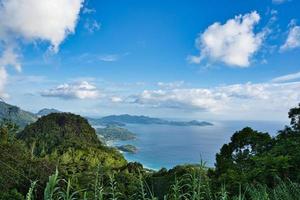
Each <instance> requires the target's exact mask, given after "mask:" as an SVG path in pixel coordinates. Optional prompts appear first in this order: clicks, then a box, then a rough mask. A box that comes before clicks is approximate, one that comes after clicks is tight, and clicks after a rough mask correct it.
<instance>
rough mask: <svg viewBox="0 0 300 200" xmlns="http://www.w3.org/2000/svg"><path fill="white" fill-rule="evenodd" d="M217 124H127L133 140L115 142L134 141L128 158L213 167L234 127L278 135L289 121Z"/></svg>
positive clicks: (166, 164)
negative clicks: (201, 163)
mask: <svg viewBox="0 0 300 200" xmlns="http://www.w3.org/2000/svg"><path fill="white" fill-rule="evenodd" d="M213 123H214V126H203V127H201V126H169V125H144V124H143V125H142V124H128V125H127V126H126V128H127V129H129V130H130V131H132V132H133V133H136V134H137V139H136V140H133V141H122V142H116V143H114V145H124V144H132V145H134V146H136V147H137V148H138V152H137V153H135V154H132V153H124V156H125V158H126V159H127V160H128V161H133V162H134V161H136V162H140V163H142V164H143V165H144V166H145V167H147V168H151V169H155V170H159V169H160V168H162V167H165V168H167V169H170V168H172V167H174V166H176V165H180V164H187V163H200V160H201V159H202V160H203V161H205V162H206V164H207V166H209V167H213V166H214V163H215V155H216V153H218V152H219V150H220V148H221V147H222V145H223V144H225V143H228V142H229V141H230V137H231V136H232V134H233V133H234V132H235V131H238V130H240V129H242V128H244V127H246V126H249V127H252V128H253V129H256V130H258V131H262V132H268V133H270V134H271V135H272V136H275V135H276V133H277V131H278V130H281V129H283V128H284V125H286V124H287V123H286V122H270V121H219V122H213Z"/></svg>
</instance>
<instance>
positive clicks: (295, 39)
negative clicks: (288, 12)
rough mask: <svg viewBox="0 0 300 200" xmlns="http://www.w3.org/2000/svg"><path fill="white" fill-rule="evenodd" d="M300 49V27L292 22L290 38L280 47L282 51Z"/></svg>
mask: <svg viewBox="0 0 300 200" xmlns="http://www.w3.org/2000/svg"><path fill="white" fill-rule="evenodd" d="M299 47H300V26H296V24H295V23H294V22H293V21H292V22H291V24H290V30H289V33H288V37H287V39H286V41H285V43H284V44H283V45H282V46H281V47H280V50H281V51H286V50H289V49H295V48H299Z"/></svg>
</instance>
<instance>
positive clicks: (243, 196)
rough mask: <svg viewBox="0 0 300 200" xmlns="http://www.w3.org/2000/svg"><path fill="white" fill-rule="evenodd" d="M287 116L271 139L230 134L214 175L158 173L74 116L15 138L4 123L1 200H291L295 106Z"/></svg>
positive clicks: (295, 178) (200, 168)
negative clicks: (132, 160) (126, 156)
mask: <svg viewBox="0 0 300 200" xmlns="http://www.w3.org/2000/svg"><path fill="white" fill-rule="evenodd" d="M289 117H290V119H291V124H290V126H286V127H285V128H284V129H283V130H281V131H279V132H278V134H277V136H276V137H271V136H270V135H269V134H268V133H262V132H259V131H255V130H253V129H251V128H249V127H246V128H244V129H242V130H240V131H238V132H236V133H234V134H233V136H232V137H231V141H230V142H229V143H228V144H224V145H223V147H222V148H221V150H220V152H219V153H218V154H217V155H216V163H215V168H207V167H206V166H205V163H203V162H201V163H200V164H198V165H184V166H176V167H174V168H173V169H170V170H167V169H164V168H163V169H161V170H159V171H157V172H155V171H151V170H148V169H145V168H143V166H142V165H141V164H139V163H128V162H127V161H126V160H125V159H124V157H123V156H122V155H121V154H120V153H119V152H118V151H117V150H116V149H114V148H109V147H106V146H104V145H103V144H102V143H101V142H100V141H99V140H98V138H97V135H96V132H95V130H94V129H93V128H92V127H91V126H90V125H89V124H88V122H87V120H86V119H84V118H82V117H80V116H78V115H73V114H70V113H53V114H50V115H48V116H44V117H42V118H40V119H39V120H38V121H37V122H35V123H33V124H30V125H28V126H26V128H25V129H24V130H23V131H21V132H18V130H19V129H18V127H17V126H15V125H14V124H13V123H12V122H11V121H8V120H4V121H3V122H2V123H1V125H0V134H1V135H0V164H1V165H0V200H4V199H5V200H10V199H21V200H22V199H28V200H29V199H30V200H37V199H44V200H56V199H84V200H100V199H108V200H131V199H132V200H136V199H138V200H140V199H141V200H159V199H164V200H202V199H203V200H273V199H275V200H277V199H278V200H297V199H300V185H299V183H300V105H299V107H296V108H293V109H291V110H290V112H289ZM191 153H192V152H191ZM48 177H49V178H48Z"/></svg>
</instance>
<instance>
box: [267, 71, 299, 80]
mask: <svg viewBox="0 0 300 200" xmlns="http://www.w3.org/2000/svg"><path fill="white" fill-rule="evenodd" d="M296 79H300V72H297V73H293V74H287V75H284V76H279V77H276V78H274V79H272V82H287V81H293V80H296Z"/></svg>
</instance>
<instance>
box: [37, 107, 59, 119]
mask: <svg viewBox="0 0 300 200" xmlns="http://www.w3.org/2000/svg"><path fill="white" fill-rule="evenodd" d="M51 113H61V111H59V110H56V109H54V108H44V109H42V110H40V111H39V112H37V113H36V115H37V116H39V117H42V116H45V115H49V114H51Z"/></svg>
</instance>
